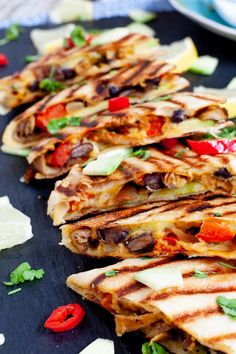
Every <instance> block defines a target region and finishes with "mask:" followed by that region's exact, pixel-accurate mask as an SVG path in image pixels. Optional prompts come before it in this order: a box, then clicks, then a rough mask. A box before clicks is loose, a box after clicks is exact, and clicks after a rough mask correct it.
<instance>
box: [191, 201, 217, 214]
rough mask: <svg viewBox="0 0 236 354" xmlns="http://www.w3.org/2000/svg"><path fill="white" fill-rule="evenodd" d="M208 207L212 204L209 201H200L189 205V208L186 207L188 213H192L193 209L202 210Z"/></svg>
mask: <svg viewBox="0 0 236 354" xmlns="http://www.w3.org/2000/svg"><path fill="white" fill-rule="evenodd" d="M209 208H212V205H211V204H210V203H202V202H200V203H199V204H198V205H196V206H193V207H192V206H191V205H190V208H189V209H188V208H187V212H188V213H189V214H190V213H194V212H195V211H202V210H205V209H209Z"/></svg>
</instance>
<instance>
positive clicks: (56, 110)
mask: <svg viewBox="0 0 236 354" xmlns="http://www.w3.org/2000/svg"><path fill="white" fill-rule="evenodd" d="M66 113H67V112H66V109H65V106H64V105H63V104H61V103H59V104H55V105H54V106H52V107H49V108H48V109H47V110H46V112H43V113H38V114H37V115H36V121H35V126H36V127H37V128H40V129H43V130H46V129H47V125H48V123H49V121H50V120H52V119H56V118H61V117H63V116H65V115H66Z"/></svg>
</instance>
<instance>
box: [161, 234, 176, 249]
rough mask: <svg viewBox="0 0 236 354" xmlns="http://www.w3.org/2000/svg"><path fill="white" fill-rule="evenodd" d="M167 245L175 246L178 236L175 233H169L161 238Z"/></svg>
mask: <svg viewBox="0 0 236 354" xmlns="http://www.w3.org/2000/svg"><path fill="white" fill-rule="evenodd" d="M163 239H164V240H165V241H166V242H167V243H168V244H169V245H171V246H176V243H177V240H178V237H177V236H176V235H175V234H169V235H167V236H165V237H164V238H163Z"/></svg>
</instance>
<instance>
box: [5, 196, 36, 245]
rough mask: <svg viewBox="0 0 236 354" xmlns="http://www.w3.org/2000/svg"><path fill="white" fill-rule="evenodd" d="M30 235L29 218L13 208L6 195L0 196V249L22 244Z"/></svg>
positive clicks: (31, 235)
mask: <svg viewBox="0 0 236 354" xmlns="http://www.w3.org/2000/svg"><path fill="white" fill-rule="evenodd" d="M32 237H33V234H32V227H31V222H30V218H29V217H28V216H26V215H24V214H23V213H21V212H20V211H19V210H17V209H15V208H14V207H13V206H12V205H11V203H10V201H9V199H8V197H1V198H0V250H2V249H5V248H11V247H13V246H16V245H19V244H22V243H24V242H26V241H27V240H29V239H30V238H32Z"/></svg>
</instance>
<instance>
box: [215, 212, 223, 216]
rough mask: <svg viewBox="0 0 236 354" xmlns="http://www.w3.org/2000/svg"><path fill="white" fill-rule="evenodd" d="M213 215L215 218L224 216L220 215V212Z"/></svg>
mask: <svg viewBox="0 0 236 354" xmlns="http://www.w3.org/2000/svg"><path fill="white" fill-rule="evenodd" d="M213 215H214V216H218V217H220V216H222V214H221V213H219V212H216V213H214V214H213Z"/></svg>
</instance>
